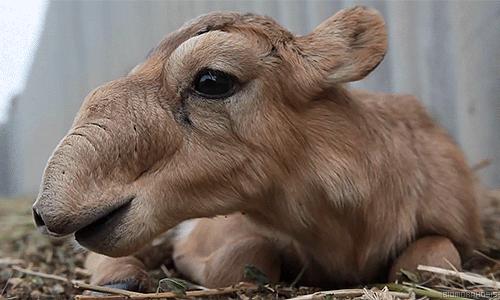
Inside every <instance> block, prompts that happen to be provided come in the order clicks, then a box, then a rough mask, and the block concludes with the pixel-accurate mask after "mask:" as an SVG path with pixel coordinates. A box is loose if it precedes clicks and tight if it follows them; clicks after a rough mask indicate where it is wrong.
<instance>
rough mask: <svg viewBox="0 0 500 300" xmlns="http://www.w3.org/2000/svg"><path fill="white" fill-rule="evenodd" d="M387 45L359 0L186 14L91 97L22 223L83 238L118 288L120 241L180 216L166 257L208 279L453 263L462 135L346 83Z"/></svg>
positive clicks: (325, 280)
mask: <svg viewBox="0 0 500 300" xmlns="http://www.w3.org/2000/svg"><path fill="white" fill-rule="evenodd" d="M386 47H387V40H386V31H385V28H384V21H383V19H382V17H381V16H380V15H379V14H378V13H377V12H375V11H373V10H371V9H367V8H364V7H354V8H350V9H345V10H342V11H340V12H338V13H337V14H335V15H334V16H332V17H331V18H329V19H327V20H326V21H324V22H323V23H322V24H320V25H319V26H318V27H317V28H316V29H314V31H313V32H311V33H310V34H308V35H305V36H294V35H293V34H291V33H290V32H288V31H287V30H286V29H284V28H283V27H281V26H280V25H278V24H277V23H275V22H274V21H273V20H272V19H270V18H267V17H261V16H257V15H252V14H244V15H241V14H238V13H231V12H218V13H211V14H207V15H204V16H201V17H199V18H197V19H195V20H193V21H191V22H190V23H188V24H186V25H185V26H183V27H182V28H181V29H179V30H178V31H176V32H174V33H172V34H170V35H169V36H167V37H166V38H165V39H164V40H163V41H162V42H161V43H160V44H159V46H158V47H157V48H156V49H155V50H154V51H153V52H152V54H151V55H149V57H148V58H147V59H146V61H145V62H143V63H142V64H140V65H138V66H137V67H136V68H134V70H133V71H132V72H131V73H130V74H128V75H127V76H125V77H123V78H120V79H117V80H115V81H112V82H109V83H107V84H105V85H103V86H101V87H99V88H97V89H95V90H94V91H92V92H91V93H90V94H89V95H88V96H87V98H86V99H85V101H84V103H83V105H82V107H81V109H80V111H79V113H78V115H77V116H76V119H75V121H74V123H73V125H72V127H71V129H70V131H69V132H68V134H67V135H66V136H65V137H64V138H63V139H62V141H61V142H60V143H59V145H58V146H57V148H56V150H55V152H54V153H53V155H52V157H51V158H50V160H49V162H48V165H47V167H46V169H45V174H44V176H43V182H42V186H41V190H40V193H39V196H38V199H37V200H36V203H35V204H34V206H33V211H34V218H35V221H36V224H37V225H38V227H39V228H40V229H41V230H42V231H43V232H44V233H47V234H49V235H54V236H63V235H73V234H74V236H75V238H76V241H77V242H78V243H79V244H81V245H82V246H83V247H85V248H87V249H89V250H90V251H93V252H95V253H91V254H90V259H89V262H88V267H89V268H90V269H91V270H92V271H93V274H94V275H93V282H94V283H98V284H103V285H117V286H120V287H126V288H129V289H140V288H142V287H143V286H144V283H145V282H146V279H147V276H146V273H145V271H144V269H145V266H144V264H143V262H141V261H140V260H139V259H138V258H137V257H135V256H130V255H133V254H134V253H137V252H138V251H139V250H140V249H141V248H143V247H144V245H146V244H147V243H148V242H150V241H151V240H152V239H154V238H155V237H157V236H158V235H160V234H161V233H163V232H166V231H167V230H169V229H171V228H173V227H175V226H176V225H178V224H180V223H181V222H182V221H185V220H191V221H189V222H188V223H183V225H181V226H180V229H178V230H177V231H175V233H174V234H175V235H176V237H175V238H174V240H173V241H174V245H173V246H174V261H175V264H176V267H177V268H178V270H179V271H180V272H182V273H183V274H184V275H186V276H187V277H188V278H189V279H191V280H194V281H196V282H198V283H200V284H202V285H204V286H208V287H217V286H225V285H229V284H232V283H235V282H238V281H241V280H242V279H243V269H244V266H245V265H254V266H256V267H257V268H259V269H260V270H261V271H263V272H264V273H266V275H267V276H268V277H269V278H270V279H271V280H272V281H278V280H287V279H289V278H293V277H295V276H296V275H297V273H298V272H299V271H300V270H301V269H302V268H303V267H304V268H305V272H304V275H303V276H302V284H307V285H315V286H338V285H350V284H358V283H368V282H373V281H377V280H386V276H388V274H389V273H390V274H391V278H393V277H394V274H396V272H397V271H398V270H399V269H400V268H412V267H414V266H415V264H416V263H426V264H434V265H444V266H448V265H446V263H445V261H444V260H443V258H447V259H448V260H449V261H451V262H452V263H453V264H454V265H455V266H456V267H460V257H459V253H460V254H461V255H467V253H469V252H470V250H471V249H473V248H476V247H480V246H481V244H482V239H483V234H482V228H481V226H480V222H479V217H478V208H477V204H476V192H475V187H474V184H473V179H472V176H471V172H470V170H469V168H468V167H467V165H466V162H465V161H464V157H463V155H462V153H461V151H460V150H459V149H458V147H457V146H456V145H455V143H454V142H453V141H452V140H451V138H450V137H449V136H448V135H447V134H446V133H445V132H444V131H443V129H441V127H439V126H438V125H437V124H436V123H435V122H434V121H433V120H432V119H431V118H430V117H429V115H428V114H427V112H426V111H425V109H424V108H423V107H422V105H421V104H420V103H419V102H418V101H417V100H416V99H415V98H414V97H412V96H403V95H390V94H381V93H371V92H363V91H350V90H348V89H346V87H345V86H344V85H343V84H345V83H348V82H351V81H356V80H360V79H362V78H364V77H365V76H366V75H368V74H369V73H370V72H371V71H372V70H373V69H375V68H376V67H377V65H378V64H379V63H380V62H381V60H382V59H383V57H384V55H385V53H386ZM216 216H219V217H216ZM96 253H100V254H96ZM103 255H105V256H103ZM118 257H120V258H118ZM391 268H392V269H391Z"/></svg>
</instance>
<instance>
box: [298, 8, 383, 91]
mask: <svg viewBox="0 0 500 300" xmlns="http://www.w3.org/2000/svg"><path fill="white" fill-rule="evenodd" d="M296 43H297V44H296V45H297V46H298V47H299V49H300V51H301V52H302V54H303V56H304V58H305V60H306V61H305V63H306V64H307V65H308V66H306V70H307V69H310V68H312V70H309V71H310V73H309V75H310V76H318V75H319V76H321V77H323V78H316V79H320V80H322V79H323V80H324V79H327V81H328V83H343V82H349V81H356V80H360V79H362V78H364V77H365V76H366V75H368V74H369V73H370V72H371V71H372V70H373V69H375V68H376V67H377V65H378V64H379V63H380V62H381V61H382V59H383V58H384V55H385V52H386V49H387V33H386V30H385V23H384V19H383V18H382V16H381V15H380V14H379V13H378V12H377V11H375V10H373V9H368V8H366V7H362V6H356V7H353V8H349V9H343V10H341V11H339V12H338V13H336V14H335V15H334V16H332V17H330V18H329V19H327V20H326V21H324V22H323V23H321V24H320V25H319V26H318V27H316V29H314V31H313V32H311V33H310V34H308V35H305V36H301V37H298V38H297V40H296Z"/></svg>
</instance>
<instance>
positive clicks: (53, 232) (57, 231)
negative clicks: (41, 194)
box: [33, 204, 67, 237]
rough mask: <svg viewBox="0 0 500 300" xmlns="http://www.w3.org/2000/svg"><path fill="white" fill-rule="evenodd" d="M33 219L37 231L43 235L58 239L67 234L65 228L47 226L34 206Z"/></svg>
mask: <svg viewBox="0 0 500 300" xmlns="http://www.w3.org/2000/svg"><path fill="white" fill-rule="evenodd" d="M45 218H46V217H45ZM33 219H34V221H35V225H36V227H37V229H38V231H40V232H41V233H43V234H46V235H50V236H55V237H60V236H64V235H66V234H67V232H65V228H62V227H60V228H58V227H57V226H50V227H49V226H47V223H46V220H45V219H44V216H43V214H41V213H40V210H39V209H38V208H37V207H36V204H35V205H33ZM49 224H50V223H49Z"/></svg>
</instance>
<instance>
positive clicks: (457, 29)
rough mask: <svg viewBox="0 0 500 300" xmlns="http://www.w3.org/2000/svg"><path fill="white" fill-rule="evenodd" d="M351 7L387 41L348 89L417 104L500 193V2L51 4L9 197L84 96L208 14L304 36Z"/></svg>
mask: <svg viewBox="0 0 500 300" xmlns="http://www.w3.org/2000/svg"><path fill="white" fill-rule="evenodd" d="M354 3H364V4H367V5H369V6H373V7H375V8H377V9H379V10H380V11H381V12H382V14H383V15H384V16H385V17H386V20H387V25H388V30H389V35H390V43H389V45H390V48H389V52H388V54H387V56H386V59H385V60H384V62H383V63H382V64H381V65H380V66H379V68H378V69H377V70H376V71H375V72H374V73H373V74H372V75H370V76H369V77H368V78H367V79H365V80H363V81H361V82H359V83H356V84H355V86H360V87H365V88H369V89H373V90H380V91H388V92H402V93H411V94H415V95H417V96H419V97H420V98H421V99H422V101H423V102H424V103H425V104H426V105H427V107H428V108H429V109H430V111H431V112H432V114H433V115H434V116H435V117H436V118H437V119H438V120H439V121H440V122H441V124H443V126H445V127H446V128H448V129H449V130H450V131H451V133H452V134H453V136H454V137H455V139H456V140H457V141H458V143H459V144H461V145H462V146H463V147H464V149H465V152H466V154H467V157H468V159H469V161H470V163H471V164H474V163H477V162H479V161H480V160H482V159H486V158H489V159H493V160H494V162H493V164H492V165H491V166H490V167H488V168H486V169H484V170H483V171H482V172H481V176H482V180H483V182H484V183H485V184H487V185H490V186H500V156H499V155H500V134H499V133H498V130H500V99H499V95H500V84H499V82H500V80H499V73H500V72H499V65H500V64H499V59H500V36H499V31H498V28H500V5H499V3H500V2H495V1H484V2H483V1H470V2H467V1H450V2H447V1H420V2H407V1H405V2H403V1H390V2H382V1H377V2H369V1H306V0H303V1H293V0H291V1H286V0H280V1H266V0H257V1H186V0H172V1H106V2H104V1H85V2H84V1H71V2H70V1H54V2H51V3H50V6H49V8H48V14H47V16H46V26H45V28H44V31H43V34H42V36H41V39H40V48H39V49H38V52H37V55H36V57H35V61H34V64H33V66H32V70H31V72H30V76H29V78H28V81H27V85H26V90H25V91H24V92H23V94H22V95H20V97H19V99H18V101H17V103H16V107H15V112H14V114H13V115H12V118H11V122H13V123H12V124H11V125H13V126H14V130H15V134H14V137H13V139H14V141H13V143H12V145H11V150H12V151H11V154H12V155H13V156H14V157H15V158H14V160H13V163H14V165H13V167H12V174H11V176H12V182H13V186H12V189H13V190H14V191H15V193H16V194H34V193H36V191H37V189H38V185H39V182H40V178H41V174H42V171H43V167H44V165H45V162H46V160H47V159H48V157H49V155H50V153H51V151H52V149H53V148H54V147H55V145H56V144H57V142H58V141H59V139H60V138H61V137H62V136H63V135H64V133H65V132H66V131H67V129H68V128H69V126H70V124H71V121H72V119H73V116H74V115H75V113H76V111H77V109H78V107H79V105H80V103H81V101H82V99H83V98H84V96H85V95H86V94H87V93H88V92H89V91H90V90H91V89H93V88H94V87H96V86H98V85H99V84H101V83H103V82H105V81H109V80H112V79H114V78H116V77H119V76H122V75H123V74H125V73H126V72H127V71H128V70H129V69H130V68H132V67H133V66H134V65H135V64H137V63H138V62H140V61H141V60H142V59H143V58H144V57H145V56H146V54H147V52H148V51H149V49H151V48H152V47H153V46H154V45H156V44H157V43H158V42H159V41H160V39H161V38H162V37H163V36H164V35H165V34H166V33H168V32H170V31H172V30H174V29H176V28H178V27H179V26H180V25H181V24H182V23H184V22H185V21H187V20H189V19H191V18H193V17H195V16H197V15H199V14H202V13H205V12H209V11H212V10H237V11H242V12H257V13H261V14H266V15H269V16H272V17H275V18H276V19H277V20H278V21H279V22H280V23H282V24H283V25H285V26H286V27H288V28H289V29H290V30H291V31H293V32H295V33H299V34H303V33H306V32H308V31H309V30H311V29H312V28H313V27H314V26H315V25H317V24H318V23H319V22H320V21H321V20H323V19H325V18H327V17H328V16H330V15H332V14H333V13H334V12H335V11H336V10H338V9H340V8H342V7H344V6H349V5H352V4H354ZM0 146H1V145H0ZM12 155H11V157H12Z"/></svg>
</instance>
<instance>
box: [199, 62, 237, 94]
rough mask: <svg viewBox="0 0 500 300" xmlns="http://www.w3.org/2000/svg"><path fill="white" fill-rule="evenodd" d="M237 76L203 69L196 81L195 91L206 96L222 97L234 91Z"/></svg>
mask: <svg viewBox="0 0 500 300" xmlns="http://www.w3.org/2000/svg"><path fill="white" fill-rule="evenodd" d="M236 82H237V81H236V78H235V77H234V76H233V75H230V74H227V73H224V72H222V71H217V70H210V69H207V70H202V71H201V72H200V73H198V76H196V79H195V81H194V91H195V92H196V93H197V94H198V95H200V96H202V97H205V98H210V99H221V98H226V97H229V96H231V95H232V94H233V93H234V90H235V85H236Z"/></svg>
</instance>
